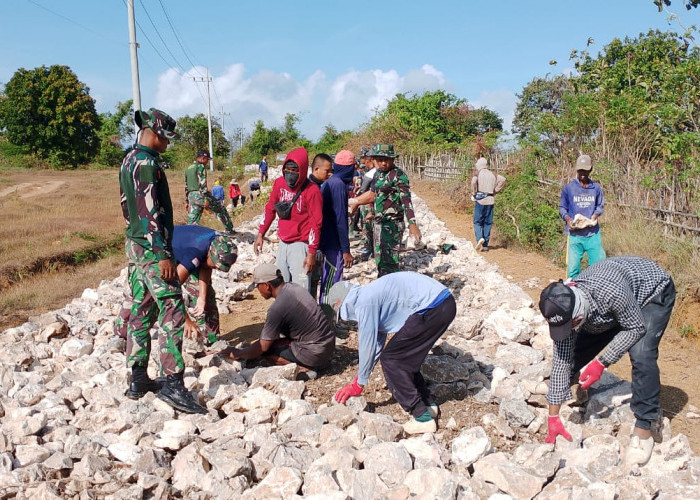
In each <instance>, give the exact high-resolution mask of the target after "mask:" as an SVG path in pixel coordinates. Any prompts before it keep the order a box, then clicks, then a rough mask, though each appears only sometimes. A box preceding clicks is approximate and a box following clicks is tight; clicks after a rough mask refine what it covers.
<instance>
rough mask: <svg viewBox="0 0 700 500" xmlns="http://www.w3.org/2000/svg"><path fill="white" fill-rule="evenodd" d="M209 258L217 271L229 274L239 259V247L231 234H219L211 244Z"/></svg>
mask: <svg viewBox="0 0 700 500" xmlns="http://www.w3.org/2000/svg"><path fill="white" fill-rule="evenodd" d="M209 258H210V259H211V261H212V262H213V263H214V265H215V266H216V268H217V269H219V270H221V271H223V272H225V273H226V272H228V270H229V269H231V266H232V265H233V264H234V263H235V262H236V259H237V258H238V246H236V243H235V242H234V241H233V238H232V237H231V235H229V234H223V233H219V234H217V235H216V237H215V238H214V239H213V240H212V241H211V243H210V244H209Z"/></svg>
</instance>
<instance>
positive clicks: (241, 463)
mask: <svg viewBox="0 0 700 500" xmlns="http://www.w3.org/2000/svg"><path fill="white" fill-rule="evenodd" d="M221 441H224V442H223V443H219V442H216V443H212V444H208V445H207V446H205V447H204V448H202V449H201V451H200V454H201V455H202V456H203V457H204V458H205V459H206V460H207V462H209V463H210V464H211V466H212V467H213V469H214V470H217V471H219V472H220V473H221V474H222V476H223V477H224V478H233V477H236V476H244V477H246V478H247V479H251V478H252V475H253V463H252V462H251V461H250V459H249V458H248V451H247V450H246V449H245V448H244V447H243V446H242V445H241V443H240V442H236V441H237V440H230V439H228V438H227V437H226V438H223V439H222V440H221Z"/></svg>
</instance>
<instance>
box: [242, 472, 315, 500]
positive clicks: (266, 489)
mask: <svg viewBox="0 0 700 500" xmlns="http://www.w3.org/2000/svg"><path fill="white" fill-rule="evenodd" d="M303 482H304V481H303V479H302V474H301V472H300V471H299V470H298V469H295V468H292V467H275V468H273V469H271V470H270V473H269V474H268V475H267V476H265V479H263V480H262V481H260V483H259V484H258V485H257V486H255V487H253V488H252V489H251V490H249V491H246V492H245V493H244V494H243V498H244V499H251V500H252V499H258V498H283V499H287V498H292V497H293V496H294V495H296V494H297V492H298V491H299V488H301V485H302V483H303Z"/></svg>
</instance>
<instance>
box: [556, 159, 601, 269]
mask: <svg viewBox="0 0 700 500" xmlns="http://www.w3.org/2000/svg"><path fill="white" fill-rule="evenodd" d="M592 169H593V166H592V163H591V157H590V156H588V155H581V156H579V157H578V159H577V160H576V179H574V180H572V181H571V182H569V183H568V184H567V185H566V186H564V189H562V191H561V199H560V201H559V215H560V216H561V218H562V219H564V222H565V224H564V234H566V235H568V236H567V245H566V276H567V278H572V279H575V278H576V277H577V276H578V275H579V274H580V273H581V259H582V258H583V254H584V253H587V254H588V265H589V266H590V265H593V264H595V263H596V262H598V261H600V260H603V259H604V258H605V250H603V243H602V242H601V240H600V225H599V224H598V217H600V216H601V215H602V214H603V205H604V203H605V199H604V197H603V189H602V188H601V187H600V184H598V183H597V182H594V181H593V180H592V179H590V178H589V176H590V174H591V170H592Z"/></svg>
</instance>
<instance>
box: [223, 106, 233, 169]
mask: <svg viewBox="0 0 700 500" xmlns="http://www.w3.org/2000/svg"><path fill="white" fill-rule="evenodd" d="M220 115H221V132H222V133H223V134H224V140H225V141H226V143H227V144H228V145H229V159H231V158H233V148H231V144H230V143H229V140H228V139H227V138H226V127H225V125H224V120H225V118H226V117H227V116H231V113H226V112H224V107H223V106H221V113H220Z"/></svg>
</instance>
